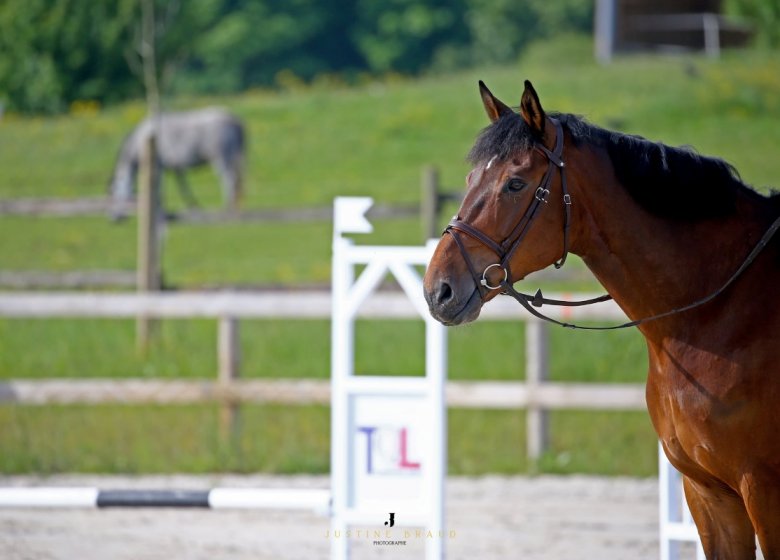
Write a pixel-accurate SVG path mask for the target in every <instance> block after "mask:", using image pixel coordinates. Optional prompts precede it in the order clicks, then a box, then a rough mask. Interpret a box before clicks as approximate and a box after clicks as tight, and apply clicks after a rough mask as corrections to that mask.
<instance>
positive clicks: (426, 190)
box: [420, 165, 441, 241]
mask: <svg viewBox="0 0 780 560" xmlns="http://www.w3.org/2000/svg"><path fill="white" fill-rule="evenodd" d="M439 206H440V204H439V170H438V169H436V167H435V166H433V165H426V166H425V167H423V170H422V178H421V182H420V222H421V223H422V234H423V241H427V240H428V239H434V238H436V237H439V234H440V233H441V232H440V231H439V228H438V221H439Z"/></svg>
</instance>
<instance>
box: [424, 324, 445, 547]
mask: <svg viewBox="0 0 780 560" xmlns="http://www.w3.org/2000/svg"><path fill="white" fill-rule="evenodd" d="M425 374H426V376H427V381H428V384H429V388H428V390H429V391H430V401H431V404H430V408H429V410H430V414H431V418H430V423H431V431H432V435H433V437H432V440H433V445H434V447H435V449H433V451H432V453H429V456H430V457H431V458H432V460H433V461H432V463H433V464H431V465H430V468H429V469H428V470H427V474H428V476H429V477H430V480H428V483H427V484H426V487H427V488H429V489H430V490H429V491H430V497H429V500H428V503H429V504H431V508H432V511H431V512H430V527H429V529H430V530H431V531H432V532H433V534H434V535H437V536H438V535H439V534H444V532H445V531H446V519H445V515H444V492H445V482H444V481H445V480H446V478H447V405H446V402H445V395H444V387H445V381H446V376H447V333H446V331H445V329H444V326H443V325H442V324H441V323H439V322H438V321H436V320H435V319H433V317H430V316H429V317H427V318H426V319H425ZM440 532H441V533H440ZM445 538H446V537H442V538H433V539H427V540H426V543H425V557H426V558H427V559H429V560H433V559H443V558H444V543H445Z"/></svg>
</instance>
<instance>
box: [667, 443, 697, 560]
mask: <svg viewBox="0 0 780 560" xmlns="http://www.w3.org/2000/svg"><path fill="white" fill-rule="evenodd" d="M658 497H659V504H658V506H659V507H658V511H659V528H660V537H661V546H660V549H661V560H680V543H681V542H695V543H696V558H697V560H705V558H704V550H703V548H702V546H701V539H699V534H698V532H697V530H696V525H695V524H694V522H693V519H692V518H691V513H690V510H689V509H688V504H687V503H686V501H685V493H684V492H683V486H682V475H681V474H680V473H679V472H678V471H677V469H675V468H674V467H673V466H672V464H671V463H670V462H669V461H668V459H667V458H666V454H665V453H664V450H663V447H662V446H661V444H660V443H659V444H658Z"/></svg>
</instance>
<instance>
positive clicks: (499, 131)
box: [424, 81, 571, 325]
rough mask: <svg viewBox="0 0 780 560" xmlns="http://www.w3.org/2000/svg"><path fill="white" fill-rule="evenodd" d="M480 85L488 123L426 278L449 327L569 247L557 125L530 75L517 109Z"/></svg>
mask: <svg viewBox="0 0 780 560" xmlns="http://www.w3.org/2000/svg"><path fill="white" fill-rule="evenodd" d="M479 90H480V95H481V97H482V102H483V104H484V106H485V111H486V112H487V115H488V117H489V119H490V121H491V124H490V125H489V126H488V127H487V128H486V129H484V130H483V131H482V133H481V134H480V136H479V137H478V138H477V141H476V143H475V145H474V147H473V148H472V149H471V152H470V154H469V160H470V161H471V163H472V164H473V165H474V168H473V169H472V171H471V172H470V173H469V174H468V177H467V179H466V186H467V191H466V195H465V197H464V199H463V203H462V204H461V207H460V209H459V211H458V214H457V215H456V216H455V217H454V218H453V220H452V221H451V222H450V224H449V226H448V227H447V230H445V233H444V235H443V236H442V239H441V241H440V242H439V245H438V246H437V248H436V251H435V253H434V255H433V258H432V259H431V262H430V265H429V267H428V270H427V272H426V274H425V280H424V289H425V298H426V300H427V302H428V305H429V307H430V311H431V314H432V315H433V316H434V317H435V318H436V319H438V320H439V321H441V322H442V323H445V324H450V325H454V324H460V323H466V322H470V321H473V320H475V319H476V318H477V317H478V316H479V312H480V310H481V308H482V305H483V304H484V303H485V302H487V301H489V300H491V299H492V298H493V297H495V296H496V295H498V294H499V293H500V292H502V291H504V289H503V286H506V284H507V283H508V284H509V285H511V284H512V283H513V282H516V281H518V280H521V279H523V278H524V277H525V276H526V275H527V274H529V273H531V272H534V271H537V270H540V269H542V268H546V267H547V266H549V265H551V264H553V263H555V262H556V261H558V262H559V264H562V260H563V259H562V256H565V254H566V251H567V250H568V249H567V239H565V236H566V233H564V232H567V230H568V221H569V220H568V218H569V216H568V214H569V208H568V206H570V204H571V198H570V196H569V194H568V193H567V192H566V191H565V182H564V180H565V179H564V176H563V167H564V164H563V159H562V153H563V130H562V128H561V127H560V125H558V124H557V122H555V121H551V119H550V118H548V117H547V115H546V114H545V112H544V110H543V109H542V105H541V103H540V102H539V96H538V95H537V94H536V91H535V90H534V88H533V86H532V85H531V83H530V82H528V81H526V82H525V90H524V91H523V94H522V98H521V101H520V112H519V114H518V113H516V112H515V111H513V110H512V109H511V108H510V107H509V106H507V105H506V104H504V103H503V102H501V101H500V100H499V99H497V98H496V97H495V96H494V95H493V94H492V93H491V92H490V90H489V89H488V88H487V87H486V86H485V84H484V83H482V82H480V83H479ZM548 201H549V202H550V204H548ZM561 201H563V204H562V205H561ZM548 207H549V208H548ZM562 208H563V210H562ZM559 259H560V260H559Z"/></svg>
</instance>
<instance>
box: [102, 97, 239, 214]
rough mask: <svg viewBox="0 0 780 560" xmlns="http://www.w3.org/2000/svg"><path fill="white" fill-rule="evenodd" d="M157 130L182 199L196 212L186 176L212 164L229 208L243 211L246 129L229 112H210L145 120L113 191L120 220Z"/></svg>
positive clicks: (162, 161) (130, 140)
mask: <svg viewBox="0 0 780 560" xmlns="http://www.w3.org/2000/svg"><path fill="white" fill-rule="evenodd" d="M155 130H156V136H157V138H156V140H157V144H156V145H157V158H158V162H159V165H160V166H161V168H162V169H163V170H165V169H169V170H171V171H173V172H174V173H175V175H176V178H177V181H178V185H179V189H180V191H181V194H182V197H183V198H185V200H186V202H187V203H188V205H189V206H197V201H196V200H195V197H194V196H193V195H192V192H191V191H190V189H189V185H188V184H187V180H186V178H185V175H184V172H185V170H186V169H189V168H190V167H196V166H200V165H205V164H211V166H212V167H213V168H214V171H215V172H216V173H217V174H218V175H219V177H220V179H221V181H222V195H223V201H224V204H225V206H226V207H227V208H228V209H230V210H235V209H236V208H237V207H238V203H239V200H240V198H241V174H242V168H243V163H244V147H245V134H244V127H243V125H242V123H241V121H240V120H239V119H238V118H237V117H235V116H234V115H231V114H230V113H228V112H227V111H226V110H224V109H220V108H216V107H210V108H206V109H200V110H195V111H185V112H170V113H161V114H160V115H159V116H158V117H156V118H154V119H152V118H147V119H145V120H144V121H143V122H141V124H139V125H138V126H137V127H135V129H133V131H132V132H131V133H130V134H128V135H127V137H126V138H125V140H124V142H123V143H122V147H121V149H120V150H119V156H118V157H117V162H116V166H115V167H114V173H113V176H112V178H111V183H110V185H109V193H110V195H111V198H112V202H113V206H114V208H113V211H112V214H113V216H114V217H115V218H120V217H122V216H123V211H122V208H123V207H126V205H127V203H128V202H129V201H130V200H132V198H133V185H134V184H135V177H136V174H137V173H138V162H139V159H140V154H141V151H142V149H143V146H144V145H145V143H146V141H147V140H148V138H149V136H150V134H152V132H153V131H155Z"/></svg>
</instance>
